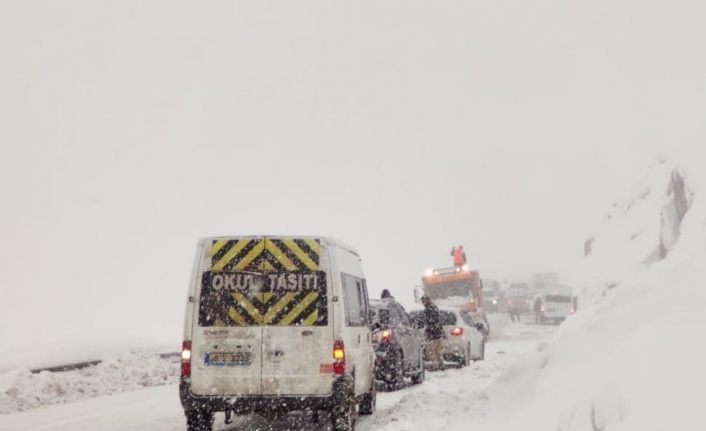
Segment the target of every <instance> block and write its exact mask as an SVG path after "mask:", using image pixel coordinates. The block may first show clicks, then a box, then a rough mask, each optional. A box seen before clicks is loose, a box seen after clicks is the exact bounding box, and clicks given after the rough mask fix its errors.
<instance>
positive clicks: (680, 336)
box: [487, 157, 706, 431]
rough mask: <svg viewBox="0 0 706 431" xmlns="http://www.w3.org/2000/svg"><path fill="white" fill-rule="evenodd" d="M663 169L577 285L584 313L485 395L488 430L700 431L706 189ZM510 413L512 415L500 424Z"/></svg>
mask: <svg viewBox="0 0 706 431" xmlns="http://www.w3.org/2000/svg"><path fill="white" fill-rule="evenodd" d="M696 160H698V158H694V157H692V158H688V159H686V161H682V162H680V163H675V162H668V161H665V160H661V161H659V162H657V163H655V164H654V165H653V166H651V168H650V171H649V173H648V175H647V177H646V178H645V179H643V181H641V182H640V183H639V185H638V187H636V188H635V189H634V190H633V192H632V193H630V194H629V198H628V199H626V200H625V201H624V202H622V203H616V204H615V205H614V206H613V207H612V208H611V210H610V212H609V213H608V215H607V216H606V218H605V219H604V220H603V222H602V224H601V226H600V229H598V231H597V233H596V234H595V235H594V236H593V237H592V240H591V241H589V242H588V243H587V245H586V251H587V253H586V254H587V256H586V258H585V259H584V262H583V263H582V266H581V268H580V270H579V271H578V272H577V274H576V279H578V280H581V281H582V282H583V290H582V291H581V295H582V296H581V299H582V302H583V305H584V306H583V307H580V308H583V309H582V310H581V311H580V312H579V313H577V314H576V315H575V316H573V317H572V318H570V319H568V320H567V322H566V323H565V324H564V325H563V326H562V327H561V328H560V330H559V331H558V332H557V335H556V337H555V339H554V340H553V341H552V342H551V343H548V344H546V345H542V346H540V347H539V349H538V351H537V352H536V354H534V355H533V356H531V357H530V358H528V359H527V360H526V361H523V362H522V363H519V364H517V365H516V366H515V368H514V369H511V370H510V371H509V372H508V373H506V374H505V375H504V376H503V377H502V378H501V379H499V380H498V381H497V382H496V384H495V385H494V386H492V387H491V388H490V389H489V391H488V395H489V396H490V398H491V399H492V400H493V402H492V403H491V405H492V406H494V407H493V408H494V411H492V412H490V414H489V416H488V418H487V420H488V424H487V427H488V429H498V430H503V429H537V430H539V429H554V430H561V431H581V430H592V431H596V430H606V431H607V430H637V429H639V430H641V431H644V430H664V429H679V430H686V429H706V417H704V416H703V415H702V414H701V413H700V407H701V404H702V403H701V399H702V396H701V393H702V391H703V388H704V387H706V373H704V372H703V364H704V363H706V344H704V343H703V341H702V340H703V334H704V333H706V314H705V313H704V306H705V305H706V202H704V199H703V196H704V194H706V182H705V181H704V180H703V177H702V175H701V172H700V171H699V170H698V169H695V168H694V167H693V166H692V165H693V164H694V162H695V161H696ZM508 413H511V414H508Z"/></svg>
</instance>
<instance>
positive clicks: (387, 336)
mask: <svg viewBox="0 0 706 431" xmlns="http://www.w3.org/2000/svg"><path fill="white" fill-rule="evenodd" d="M380 341H381V342H382V343H391V342H392V331H390V330H389V329H385V330H384V331H382V332H381V333H380Z"/></svg>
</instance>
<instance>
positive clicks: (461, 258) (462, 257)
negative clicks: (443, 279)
mask: <svg viewBox="0 0 706 431" xmlns="http://www.w3.org/2000/svg"><path fill="white" fill-rule="evenodd" d="M451 256H452V257H453V261H454V266H455V267H457V268H461V267H462V266H463V265H465V264H466V252H465V251H463V246H462V245H459V246H458V247H455V246H454V247H453V248H452V249H451Z"/></svg>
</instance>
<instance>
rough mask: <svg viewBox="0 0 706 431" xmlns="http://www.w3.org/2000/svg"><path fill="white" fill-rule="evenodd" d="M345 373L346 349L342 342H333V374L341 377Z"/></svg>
mask: <svg viewBox="0 0 706 431" xmlns="http://www.w3.org/2000/svg"><path fill="white" fill-rule="evenodd" d="M345 373H346V349H345V347H344V345H343V340H336V341H334V342H333V374H335V375H339V376H340V375H342V374H345Z"/></svg>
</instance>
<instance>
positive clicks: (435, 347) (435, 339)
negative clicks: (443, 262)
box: [422, 296, 446, 370]
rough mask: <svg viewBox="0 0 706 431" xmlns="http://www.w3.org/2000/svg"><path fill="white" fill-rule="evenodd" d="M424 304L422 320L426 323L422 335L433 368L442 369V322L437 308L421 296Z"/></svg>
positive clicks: (426, 297)
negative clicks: (425, 341)
mask: <svg viewBox="0 0 706 431" xmlns="http://www.w3.org/2000/svg"><path fill="white" fill-rule="evenodd" d="M422 304H424V320H425V323H426V326H425V329H424V336H425V338H426V340H427V344H426V349H427V353H428V354H429V359H430V360H431V364H432V369H433V370H444V357H443V354H442V349H443V347H444V346H443V344H442V341H441V340H443V339H444V337H445V335H446V334H445V333H444V324H443V322H442V321H441V313H440V312H439V308H438V307H437V306H436V305H434V303H432V302H431V299H429V297H428V296H422Z"/></svg>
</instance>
